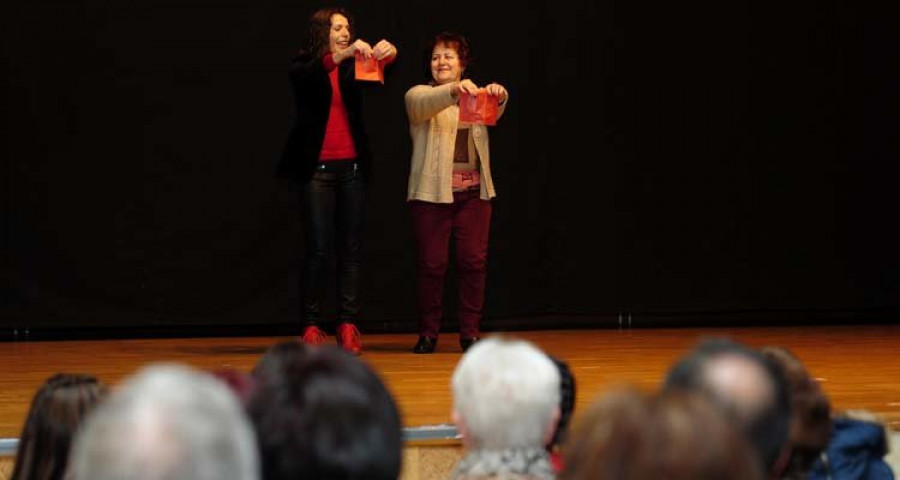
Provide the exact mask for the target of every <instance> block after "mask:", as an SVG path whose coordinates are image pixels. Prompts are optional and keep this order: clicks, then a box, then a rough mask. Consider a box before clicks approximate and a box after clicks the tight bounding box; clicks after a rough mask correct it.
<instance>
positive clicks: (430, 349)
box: [413, 336, 437, 353]
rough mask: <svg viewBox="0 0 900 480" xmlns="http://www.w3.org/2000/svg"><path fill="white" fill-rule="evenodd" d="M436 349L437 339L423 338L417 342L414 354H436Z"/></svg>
mask: <svg viewBox="0 0 900 480" xmlns="http://www.w3.org/2000/svg"><path fill="white" fill-rule="evenodd" d="M435 347H437V339H436V338H431V337H426V336H421V337H419V341H418V342H416V346H415V347H413V353H434V348H435Z"/></svg>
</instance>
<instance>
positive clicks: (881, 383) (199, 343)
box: [0, 325, 900, 438]
mask: <svg viewBox="0 0 900 480" xmlns="http://www.w3.org/2000/svg"><path fill="white" fill-rule="evenodd" d="M508 335H510V336H516V337H520V338H525V339H527V340H531V341H533V342H535V343H536V344H537V345H538V346H540V347H541V348H543V349H545V350H546V351H547V352H548V353H551V354H553V355H556V356H558V357H560V358H562V359H564V360H566V361H568V362H569V364H570V366H571V368H572V371H573V372H574V374H575V377H576V381H577V384H578V396H577V403H576V410H580V409H583V408H584V407H585V406H586V405H587V404H588V403H589V402H590V401H591V400H592V399H593V398H594V397H595V396H596V395H597V394H598V393H600V392H602V391H603V390H605V389H608V388H611V387H613V386H616V385H621V384H633V385H636V386H638V387H640V388H645V389H654V388H656V387H657V386H658V385H659V384H660V382H661V380H662V378H663V375H664V374H665V372H666V370H667V369H668V367H669V366H670V365H671V364H672V363H673V362H674V361H675V360H676V359H677V358H678V357H679V356H681V355H682V354H683V353H684V352H685V351H686V350H687V349H688V348H690V347H691V346H692V345H693V344H694V343H695V342H697V341H699V340H700V339H701V338H703V337H708V336H728V337H731V338H733V339H735V340H738V341H741V342H744V343H747V344H748V345H750V346H754V347H761V346H764V345H779V346H783V347H787V348H789V349H791V350H793V351H794V353H796V354H797V355H798V356H799V357H800V358H801V359H802V360H803V362H804V363H805V364H806V366H807V368H808V369H809V370H810V372H811V373H812V374H813V375H814V376H816V377H818V378H820V379H821V381H822V382H823V386H824V388H825V391H826V392H827V393H828V395H829V396H830V397H831V399H832V403H833V405H834V407H835V408H836V409H838V410H841V409H850V408H863V409H867V410H871V411H873V412H875V413H877V414H879V415H881V416H883V417H884V418H885V419H886V420H887V421H888V422H889V424H890V425H891V427H892V428H894V429H895V430H900V361H898V358H900V355H898V353H900V347H898V345H900V326H897V325H872V326H865V325H860V326H827V327H812V326H803V327H783V328H768V327H766V328H715V329H713V328H684V329H668V328H667V329H630V330H614V329H597V330H558V331H554V330H547V331H523V332H510V333H508ZM289 339H290V338H289V337H239V338H238V337H234V338H186V339H140V340H95V341H40V342H38V341H34V342H6V343H0V438H9V437H17V436H18V435H19V431H20V429H21V426H22V422H23V420H24V418H25V415H26V413H27V410H28V406H29V402H30V401H31V396H32V395H33V393H34V391H35V389H36V388H37V387H39V386H40V385H41V383H43V382H44V380H45V379H46V378H47V377H49V376H50V375H52V374H54V373H57V372H72V373H75V372H88V373H93V374H95V375H97V376H98V377H99V378H100V379H101V380H102V381H104V382H106V383H107V384H110V385H116V384H117V383H118V382H120V381H121V380H122V379H123V378H124V377H126V376H128V375H130V374H131V373H133V372H134V371H136V370H137V369H138V368H140V367H141V366H143V365H146V364H149V363H154V362H182V363H186V364H189V365H193V366H195V367H197V368H201V369H210V370H211V369H217V368H222V367H231V368H237V369H240V370H243V371H249V370H250V369H251V368H252V367H253V365H254V364H255V363H256V361H257V360H258V359H259V357H260V355H262V353H263V352H264V351H265V349H266V348H267V347H268V346H269V345H272V344H273V343H275V342H278V341H283V340H289ZM363 340H364V342H365V351H364V354H363V356H362V359H363V360H365V361H366V362H369V363H370V364H371V365H372V366H373V367H374V368H375V369H376V371H378V372H379V373H380V374H381V375H382V377H383V378H384V379H385V381H386V382H387V384H388V387H389V388H390V389H391V391H392V392H393V393H394V395H395V396H396V398H397V400H398V403H399V404H400V408H401V410H402V412H403V416H404V425H406V426H416V425H426V424H437V423H445V422H449V418H450V415H449V412H450V408H451V395H450V387H449V385H450V375H451V373H452V372H453V368H454V367H455V365H456V362H457V361H458V360H459V358H460V352H459V346H458V344H457V336H456V335H455V334H445V335H443V336H442V337H441V340H440V342H439V344H438V351H437V353H435V354H433V355H414V354H412V353H410V349H411V347H412V345H413V343H414V342H415V336H414V335H409V334H403V335H400V334H390V335H365V336H364V338H363Z"/></svg>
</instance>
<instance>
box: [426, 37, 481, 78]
mask: <svg viewBox="0 0 900 480" xmlns="http://www.w3.org/2000/svg"><path fill="white" fill-rule="evenodd" d="M438 46H445V47H447V48H452V49H453V50H455V51H456V55H457V56H458V57H459V65H460V67H462V70H463V71H462V78H466V71H467V70H468V67H469V66H470V65H471V64H472V57H471V53H470V51H469V41H468V40H467V39H466V37H464V36H462V35H460V34H459V33H456V32H447V31H444V32H441V33H438V34H437V35H435V36H434V38H433V39H432V40H431V43H429V44H428V47H427V49H426V50H425V52H424V53H425V78H427V79H428V80H429V81H430V80H432V76H431V54H432V52H434V48H435V47H438Z"/></svg>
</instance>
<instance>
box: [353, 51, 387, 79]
mask: <svg viewBox="0 0 900 480" xmlns="http://www.w3.org/2000/svg"><path fill="white" fill-rule="evenodd" d="M356 79H357V80H363V81H367V82H381V83H382V84H384V64H383V63H381V62H379V61H378V60H376V59H375V57H370V58H366V57H363V56H362V55H356Z"/></svg>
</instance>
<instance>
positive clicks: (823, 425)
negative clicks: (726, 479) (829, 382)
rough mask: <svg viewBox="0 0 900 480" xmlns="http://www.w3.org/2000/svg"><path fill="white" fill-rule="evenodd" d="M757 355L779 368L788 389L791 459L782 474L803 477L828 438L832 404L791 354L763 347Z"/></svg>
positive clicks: (775, 348) (826, 444)
mask: <svg viewBox="0 0 900 480" xmlns="http://www.w3.org/2000/svg"><path fill="white" fill-rule="evenodd" d="M760 353H762V354H763V356H765V357H766V358H768V359H770V360H772V361H774V362H775V363H776V364H777V365H779V367H781V369H782V370H783V372H784V374H785V377H786V378H787V379H788V383H789V385H790V388H791V408H792V413H793V416H792V418H791V428H790V444H791V457H790V461H789V463H788V465H787V470H786V471H785V472H784V473H785V475H791V476H796V477H798V478H799V477H800V476H805V474H806V473H807V472H808V470H809V468H810V466H811V465H812V463H813V461H815V460H816V459H817V458H818V457H819V455H820V453H821V452H822V451H823V450H824V449H825V448H827V446H828V441H829V439H830V438H831V430H832V421H831V404H830V402H829V401H828V397H827V396H826V395H825V392H823V391H822V387H821V386H820V385H819V382H817V381H816V380H815V379H814V378H812V377H811V376H810V375H809V372H808V371H807V370H806V367H805V366H804V365H803V363H802V362H801V361H800V359H799V358H797V357H796V356H795V355H794V354H793V353H792V352H791V351H789V350H787V349H785V348H781V347H765V348H762V349H761V350H760Z"/></svg>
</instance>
